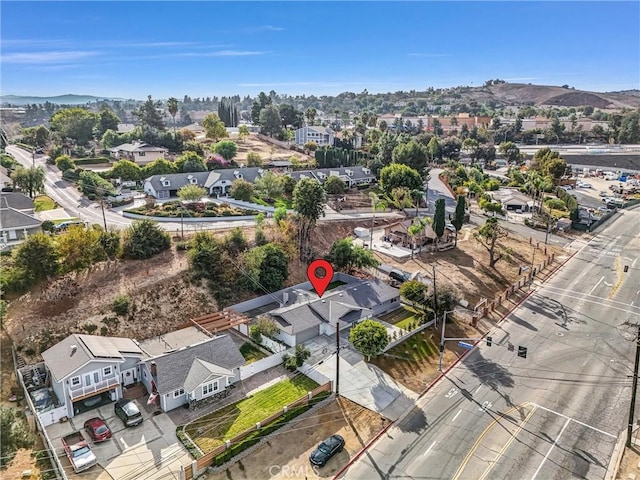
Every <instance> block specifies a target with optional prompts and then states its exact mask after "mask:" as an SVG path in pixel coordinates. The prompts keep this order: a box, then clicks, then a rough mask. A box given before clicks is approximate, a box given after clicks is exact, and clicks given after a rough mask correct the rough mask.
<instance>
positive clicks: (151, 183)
mask: <svg viewBox="0 0 640 480" xmlns="http://www.w3.org/2000/svg"><path fill="white" fill-rule="evenodd" d="M264 173H265V170H264V169H262V168H259V167H244V168H227V169H221V170H212V171H210V172H191V173H172V174H169V175H152V176H151V177H149V178H147V179H146V180H145V181H144V191H145V193H146V194H147V195H151V196H152V197H155V198H157V199H159V200H161V199H168V198H171V197H176V196H177V195H178V190H180V189H181V188H182V187H184V186H185V185H198V186H200V187H203V188H205V189H206V190H207V194H208V195H211V196H220V195H226V194H227V193H229V192H230V191H231V185H232V184H233V182H234V181H236V180H240V179H243V180H246V181H248V182H251V183H254V182H255V181H256V179H258V178H260V177H261V176H262V175H264Z"/></svg>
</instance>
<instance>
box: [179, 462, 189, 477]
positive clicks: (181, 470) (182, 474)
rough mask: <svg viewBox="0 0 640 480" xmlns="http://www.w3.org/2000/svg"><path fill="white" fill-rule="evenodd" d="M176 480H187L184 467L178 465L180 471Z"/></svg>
mask: <svg viewBox="0 0 640 480" xmlns="http://www.w3.org/2000/svg"><path fill="white" fill-rule="evenodd" d="M178 478H179V479H180V480H187V474H186V473H185V471H184V465H180V471H179V472H178Z"/></svg>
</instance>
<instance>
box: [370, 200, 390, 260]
mask: <svg viewBox="0 0 640 480" xmlns="http://www.w3.org/2000/svg"><path fill="white" fill-rule="evenodd" d="M369 198H370V199H371V208H372V209H373V217H372V218H371V235H370V238H369V248H370V249H371V250H373V227H374V225H375V223H376V212H377V211H378V210H382V211H384V210H386V209H387V202H385V201H384V200H382V199H381V198H380V197H379V196H378V195H377V194H376V193H375V192H369Z"/></svg>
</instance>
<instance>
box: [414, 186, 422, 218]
mask: <svg viewBox="0 0 640 480" xmlns="http://www.w3.org/2000/svg"><path fill="white" fill-rule="evenodd" d="M411 198H412V199H413V202H414V203H415V204H416V218H418V215H419V213H418V208H420V200H422V199H423V198H424V190H419V189H416V190H411Z"/></svg>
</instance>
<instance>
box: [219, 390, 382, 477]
mask: <svg viewBox="0 0 640 480" xmlns="http://www.w3.org/2000/svg"><path fill="white" fill-rule="evenodd" d="M382 426H383V423H382V417H380V416H379V415H378V414H376V413H374V412H372V411H370V410H367V409H366V408H363V407H361V406H359V405H357V404H355V403H353V402H350V401H349V400H346V399H344V398H341V399H340V403H338V401H335V400H334V401H332V402H331V403H330V404H329V405H327V406H325V407H323V408H321V409H318V410H316V411H314V412H313V413H312V415H311V416H310V417H308V418H305V419H304V420H301V421H300V422H299V423H297V424H296V425H294V426H293V427H292V428H290V429H287V430H284V431H282V432H281V433H276V435H274V436H273V437H272V438H270V439H269V441H268V442H267V443H266V444H264V445H262V446H260V447H259V448H257V449H256V450H255V451H253V452H251V454H249V455H247V456H246V457H245V458H243V459H242V460H241V461H239V462H237V463H235V464H233V465H232V466H231V467H229V468H228V469H227V470H225V471H224V472H221V473H218V474H215V475H209V476H208V477H207V478H208V479H209V480H230V479H231V480H264V479H268V478H274V479H291V480H294V479H295V480H298V479H299V480H302V479H306V478H327V479H328V478H333V476H334V475H335V474H336V473H337V472H338V471H339V470H340V469H341V468H342V467H343V466H344V465H346V464H347V462H349V460H350V459H351V458H353V456H354V455H355V454H356V453H357V452H359V451H360V450H361V449H362V447H364V446H365V445H366V444H367V442H368V441H369V440H371V439H372V438H373V437H374V436H375V434H376V433H377V432H378V431H380V429H381V428H382ZM333 434H338V435H342V437H343V438H344V439H345V447H344V450H343V451H342V452H340V453H339V454H337V455H336V456H335V457H333V458H332V459H331V460H330V461H329V462H328V463H327V465H325V466H324V467H322V468H314V467H313V466H312V465H311V464H310V463H309V455H310V454H311V452H312V451H313V450H314V449H315V448H316V447H317V445H318V444H319V443H320V442H322V441H323V440H324V439H325V438H327V437H329V436H331V435H333Z"/></svg>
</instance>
